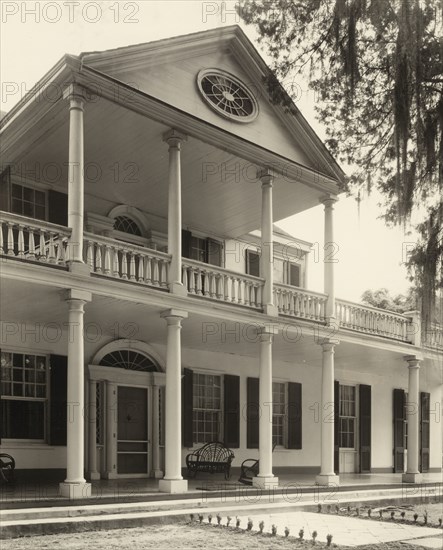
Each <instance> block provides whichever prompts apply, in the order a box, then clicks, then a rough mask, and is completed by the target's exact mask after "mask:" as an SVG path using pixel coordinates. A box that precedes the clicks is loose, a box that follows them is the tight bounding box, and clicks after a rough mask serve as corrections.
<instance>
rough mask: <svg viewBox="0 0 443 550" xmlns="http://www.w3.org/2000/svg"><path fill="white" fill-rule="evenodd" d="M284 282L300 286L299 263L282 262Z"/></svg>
mask: <svg viewBox="0 0 443 550" xmlns="http://www.w3.org/2000/svg"><path fill="white" fill-rule="evenodd" d="M284 270H285V273H284V276H285V281H284V282H285V283H286V284H287V285H291V286H301V284H300V283H301V280H300V279H301V278H300V265H299V264H296V263H293V262H285V263H284Z"/></svg>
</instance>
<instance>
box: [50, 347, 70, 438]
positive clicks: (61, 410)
mask: <svg viewBox="0 0 443 550" xmlns="http://www.w3.org/2000/svg"><path fill="white" fill-rule="evenodd" d="M49 368H50V371H49V372H50V374H49V380H50V382H49V385H50V403H49V444H50V445H66V429H67V414H66V413H67V399H68V358H67V357H65V356H64V355H51V356H50V358H49Z"/></svg>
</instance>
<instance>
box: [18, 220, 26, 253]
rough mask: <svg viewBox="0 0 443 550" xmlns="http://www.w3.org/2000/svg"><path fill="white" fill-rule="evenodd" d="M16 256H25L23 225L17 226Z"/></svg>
mask: <svg viewBox="0 0 443 550" xmlns="http://www.w3.org/2000/svg"><path fill="white" fill-rule="evenodd" d="M17 256H18V257H19V258H24V257H25V237H24V234H23V225H19V226H18V241H17Z"/></svg>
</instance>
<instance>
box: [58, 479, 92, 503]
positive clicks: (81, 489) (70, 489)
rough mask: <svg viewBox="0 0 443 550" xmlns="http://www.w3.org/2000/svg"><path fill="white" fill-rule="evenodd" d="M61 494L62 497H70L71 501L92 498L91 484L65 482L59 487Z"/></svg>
mask: <svg viewBox="0 0 443 550" xmlns="http://www.w3.org/2000/svg"><path fill="white" fill-rule="evenodd" d="M59 494H60V496H62V497H68V498H69V499H70V500H75V499H80V498H91V496H92V495H91V484H90V483H86V482H81V483H67V482H66V481H65V482H63V483H60V485H59Z"/></svg>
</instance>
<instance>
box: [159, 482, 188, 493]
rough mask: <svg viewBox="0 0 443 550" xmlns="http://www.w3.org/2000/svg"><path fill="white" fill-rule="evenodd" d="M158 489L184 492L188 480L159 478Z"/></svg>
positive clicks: (169, 491) (165, 491)
mask: <svg viewBox="0 0 443 550" xmlns="http://www.w3.org/2000/svg"><path fill="white" fill-rule="evenodd" d="M158 490H159V491H161V492H162V493H186V492H187V491H188V480H187V479H161V480H160V481H159V482H158Z"/></svg>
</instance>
